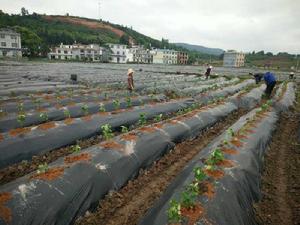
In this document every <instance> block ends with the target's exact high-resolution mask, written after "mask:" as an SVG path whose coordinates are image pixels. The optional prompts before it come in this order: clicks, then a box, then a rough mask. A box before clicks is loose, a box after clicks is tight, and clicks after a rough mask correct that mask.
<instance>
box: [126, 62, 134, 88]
mask: <svg viewBox="0 0 300 225" xmlns="http://www.w3.org/2000/svg"><path fill="white" fill-rule="evenodd" d="M133 73H134V71H133V69H131V68H130V69H128V72H127V76H128V77H127V83H128V90H129V92H130V93H131V92H133V90H134V84H133Z"/></svg>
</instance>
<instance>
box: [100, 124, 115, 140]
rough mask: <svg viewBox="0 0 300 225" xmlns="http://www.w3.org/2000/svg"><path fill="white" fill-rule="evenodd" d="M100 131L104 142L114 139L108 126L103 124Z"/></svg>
mask: <svg viewBox="0 0 300 225" xmlns="http://www.w3.org/2000/svg"><path fill="white" fill-rule="evenodd" d="M101 130H102V133H103V136H104V138H105V140H109V139H111V138H113V137H114V134H113V132H112V129H111V126H110V125H109V124H105V125H103V126H101Z"/></svg>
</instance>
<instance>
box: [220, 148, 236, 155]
mask: <svg viewBox="0 0 300 225" xmlns="http://www.w3.org/2000/svg"><path fill="white" fill-rule="evenodd" d="M222 152H224V153H225V154H228V155H236V154H238V151H237V150H235V149H222Z"/></svg>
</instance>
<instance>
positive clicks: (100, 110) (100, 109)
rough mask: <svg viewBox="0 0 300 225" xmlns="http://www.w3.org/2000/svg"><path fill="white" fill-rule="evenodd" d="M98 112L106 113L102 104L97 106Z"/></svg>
mask: <svg viewBox="0 0 300 225" xmlns="http://www.w3.org/2000/svg"><path fill="white" fill-rule="evenodd" d="M99 112H106V109H105V107H104V104H103V103H100V104H99Z"/></svg>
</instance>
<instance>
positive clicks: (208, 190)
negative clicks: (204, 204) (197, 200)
mask: <svg viewBox="0 0 300 225" xmlns="http://www.w3.org/2000/svg"><path fill="white" fill-rule="evenodd" d="M204 186H205V192H204V193H203V194H204V195H206V196H207V197H208V198H209V199H212V198H213V197H214V196H215V187H214V185H213V184H212V183H209V182H205V183H204Z"/></svg>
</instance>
